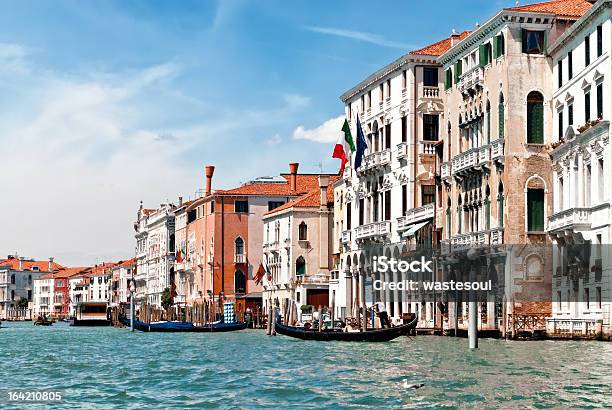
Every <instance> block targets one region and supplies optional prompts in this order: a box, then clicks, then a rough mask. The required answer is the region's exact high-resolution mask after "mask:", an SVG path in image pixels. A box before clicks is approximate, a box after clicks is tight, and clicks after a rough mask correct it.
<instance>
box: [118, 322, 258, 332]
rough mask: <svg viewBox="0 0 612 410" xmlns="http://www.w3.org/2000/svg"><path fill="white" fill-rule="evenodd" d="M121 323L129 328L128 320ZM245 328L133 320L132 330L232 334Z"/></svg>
mask: <svg viewBox="0 0 612 410" xmlns="http://www.w3.org/2000/svg"><path fill="white" fill-rule="evenodd" d="M123 323H124V324H125V325H126V326H128V327H129V326H130V320H129V319H125V320H124V321H123ZM245 328H246V323H241V322H233V323H209V324H206V325H204V326H196V325H194V324H193V323H191V322H152V323H146V322H141V321H140V320H134V329H136V330H140V331H141V332H166V333H179V332H180V333H186V332H233V331H235V330H242V329H245Z"/></svg>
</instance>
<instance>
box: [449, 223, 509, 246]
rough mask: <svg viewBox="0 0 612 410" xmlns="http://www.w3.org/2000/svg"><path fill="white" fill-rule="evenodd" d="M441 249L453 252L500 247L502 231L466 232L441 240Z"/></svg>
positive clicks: (502, 236) (502, 239)
mask: <svg viewBox="0 0 612 410" xmlns="http://www.w3.org/2000/svg"><path fill="white" fill-rule="evenodd" d="M441 242H442V247H443V249H444V248H445V247H446V249H447V250H450V249H449V248H452V250H454V251H461V250H466V249H469V248H471V247H474V246H486V245H501V244H502V243H503V242H504V231H503V229H501V228H494V229H488V230H484V231H478V232H468V233H464V234H459V235H455V236H453V237H452V238H451V239H447V240H443V241H441Z"/></svg>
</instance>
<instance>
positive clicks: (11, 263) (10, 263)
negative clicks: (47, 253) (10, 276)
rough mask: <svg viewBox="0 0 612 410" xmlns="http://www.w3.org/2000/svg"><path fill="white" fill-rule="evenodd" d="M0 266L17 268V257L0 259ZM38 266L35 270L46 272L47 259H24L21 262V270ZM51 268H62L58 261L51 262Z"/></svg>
mask: <svg viewBox="0 0 612 410" xmlns="http://www.w3.org/2000/svg"><path fill="white" fill-rule="evenodd" d="M0 267H8V268H9V269H11V270H19V259H18V258H9V259H3V260H0ZM34 267H36V268H38V269H37V271H40V272H48V271H49V261H27V260H24V261H23V262H22V270H33V269H32V268H34ZM52 267H53V270H54V271H56V270H60V269H62V268H63V266H62V265H60V264H59V263H55V262H53V264H52Z"/></svg>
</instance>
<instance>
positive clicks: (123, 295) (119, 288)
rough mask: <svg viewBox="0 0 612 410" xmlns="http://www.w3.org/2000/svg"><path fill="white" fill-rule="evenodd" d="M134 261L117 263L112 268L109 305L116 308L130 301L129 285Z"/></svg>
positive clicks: (134, 264)
mask: <svg viewBox="0 0 612 410" xmlns="http://www.w3.org/2000/svg"><path fill="white" fill-rule="evenodd" d="M135 266H136V259H130V260H127V261H124V262H119V263H118V264H117V265H116V266H114V267H113V268H112V284H111V303H112V305H113V306H117V305H119V304H121V303H128V302H129V301H130V291H129V285H130V281H131V280H132V278H133V274H134V270H135Z"/></svg>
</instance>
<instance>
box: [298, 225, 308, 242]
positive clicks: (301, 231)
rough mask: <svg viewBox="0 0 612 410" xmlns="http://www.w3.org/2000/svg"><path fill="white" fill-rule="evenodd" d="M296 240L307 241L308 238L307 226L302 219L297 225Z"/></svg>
mask: <svg viewBox="0 0 612 410" xmlns="http://www.w3.org/2000/svg"><path fill="white" fill-rule="evenodd" d="M298 240H300V241H307V240H308V226H307V225H306V222H304V221H302V222H301V223H300V225H299V226H298Z"/></svg>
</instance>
